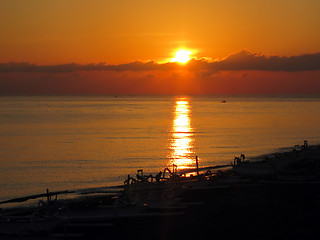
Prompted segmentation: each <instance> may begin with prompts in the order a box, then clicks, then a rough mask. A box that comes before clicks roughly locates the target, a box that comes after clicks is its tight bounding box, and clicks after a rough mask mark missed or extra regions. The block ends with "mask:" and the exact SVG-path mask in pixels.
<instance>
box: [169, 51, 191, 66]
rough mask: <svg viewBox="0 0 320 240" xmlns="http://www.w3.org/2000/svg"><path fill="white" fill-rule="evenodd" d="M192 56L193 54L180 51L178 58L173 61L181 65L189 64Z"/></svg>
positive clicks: (177, 54) (177, 53)
mask: <svg viewBox="0 0 320 240" xmlns="http://www.w3.org/2000/svg"><path fill="white" fill-rule="evenodd" d="M190 54H191V52H190V51H188V50H184V49H182V50H179V51H178V52H176V56H175V57H174V58H172V59H171V61H172V62H179V63H186V62H188V61H189V60H190V59H191V58H190Z"/></svg>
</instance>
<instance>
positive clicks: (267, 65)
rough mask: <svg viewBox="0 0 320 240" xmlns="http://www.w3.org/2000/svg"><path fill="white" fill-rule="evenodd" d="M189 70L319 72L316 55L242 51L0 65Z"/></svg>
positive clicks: (4, 67)
mask: <svg viewBox="0 0 320 240" xmlns="http://www.w3.org/2000/svg"><path fill="white" fill-rule="evenodd" d="M181 68H183V69H187V70H190V71H207V72H209V73H214V72H219V71H242V70H245V71H248V70H256V71H284V72H297V71H316V70H320V53H312V54H302V55H297V56H291V57H285V56H269V57H268V56H265V55H261V54H255V53H250V52H247V51H242V52H239V53H235V54H232V55H230V56H228V57H227V58H225V59H222V60H218V61H213V62H209V61H207V60H205V59H199V60H197V59H192V60H190V61H189V62H188V63H187V64H185V65H181V64H177V63H157V62H154V61H150V62H146V63H144V62H140V61H135V62H130V63H126V64H118V65H108V64H105V63H98V64H93V63H91V64H86V65H81V64H77V63H70V64H59V65H46V66H43V65H36V64H32V63H15V62H10V63H0V73H9V72H16V73H23V72H25V73H70V72H76V71H114V72H124V71H134V72H137V71H157V70H160V71H168V70H177V69H181Z"/></svg>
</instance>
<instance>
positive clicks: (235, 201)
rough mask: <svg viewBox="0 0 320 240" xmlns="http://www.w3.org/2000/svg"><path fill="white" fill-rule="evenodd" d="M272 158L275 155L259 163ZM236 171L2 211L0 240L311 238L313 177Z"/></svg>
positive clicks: (304, 153) (319, 195)
mask: <svg viewBox="0 0 320 240" xmlns="http://www.w3.org/2000/svg"><path fill="white" fill-rule="evenodd" d="M319 150H320V147H319V146H312V147H308V149H303V147H302V146H301V148H300V149H299V150H296V149H293V150H292V151H290V152H284V153H281V154H280V158H281V159H282V158H283V157H284V156H287V157H288V156H290V158H288V159H287V160H286V161H290V164H289V165H290V166H291V165H292V162H298V163H299V164H300V165H301V161H303V162H305V161H307V162H308V161H310V159H311V160H314V161H319ZM270 156H273V157H270ZM274 158H279V154H273V155H272V154H271V155H269V157H268V158H265V159H264V162H266V161H267V162H270V161H271V162H272V161H273V160H274ZM294 159H295V160H294ZM297 159H302V160H297ZM279 161H280V160H278V162H279ZM283 161H284V160H283ZM241 164H242V165H243V164H248V165H250V164H251V163H249V162H243V163H241ZM241 164H240V166H241ZM252 164H256V163H252ZM309 164H311V163H310V162H309ZM289 165H288V166H289ZM300 165H299V166H300ZM236 167H237V166H233V168H230V169H228V170H224V171H221V170H220V171H219V170H218V171H215V172H214V173H211V174H210V175H209V174H208V173H206V174H201V173H200V174H199V175H198V176H193V178H192V177H188V178H185V179H184V178H183V177H180V178H174V175H171V176H170V178H168V179H166V180H162V181H159V182H150V181H148V182H144V181H137V182H135V183H133V184H129V185H124V191H122V192H121V193H120V194H103V193H100V194H91V195H87V196H84V197H81V198H78V199H72V200H65V201H59V200H57V201H55V200H51V201H50V202H43V203H42V204H40V205H38V207H37V208H27V209H17V208H15V209H9V210H8V209H2V221H1V225H0V232H1V239H74V238H75V239H89V238H90V239H100V238H102V237H106V236H108V238H131V239H132V238H134V239H138V238H152V239H182V238H190V237H193V238H198V237H201V238H223V239H235V238H239V237H243V238H250V239H279V238H282V239H317V238H318V236H319V233H320V231H319V228H318V227H317V223H318V221H317V219H318V215H319V213H320V190H319V189H320V188H319V185H320V179H319V176H318V179H313V180H309V181H307V180H305V181H300V180H299V181H283V180H278V179H276V178H274V177H273V178H266V177H265V176H262V177H261V178H259V177H257V176H255V177H248V176H241V175H239V174H235V171H233V169H235V168H236ZM291 168H292V166H291ZM39 203H40V202H39Z"/></svg>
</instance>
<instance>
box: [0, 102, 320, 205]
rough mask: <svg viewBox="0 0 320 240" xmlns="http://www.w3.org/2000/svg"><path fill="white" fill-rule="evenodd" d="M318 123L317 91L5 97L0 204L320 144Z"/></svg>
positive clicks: (0, 110) (0, 123)
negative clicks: (314, 94) (138, 173)
mask: <svg viewBox="0 0 320 240" xmlns="http://www.w3.org/2000/svg"><path fill="white" fill-rule="evenodd" d="M319 123H320V98H319V97H239V96H229V97H226V96H224V97H222V96H202V97H199V96H136V97H131V96H130V97H129V96H118V97H115V96H103V97H96V96H95V97H91V96H89V97H87V96H85V97H82V96H81V97H79V96H31V97H4V96H2V97H0V200H6V199H9V198H13V197H19V196H25V195H29V194H36V193H43V192H45V190H46V189H47V188H49V189H50V191H59V190H73V189H79V188H88V187H101V186H112V185H117V184H122V183H123V181H124V180H125V178H126V177H127V175H128V174H131V175H134V174H136V170H137V169H144V172H145V173H148V174H150V173H152V174H154V173H157V172H159V171H160V170H163V169H164V168H165V167H167V166H172V164H175V165H177V166H178V168H185V167H190V166H194V159H195V156H196V155H197V156H198V157H199V165H200V166H211V165H216V164H225V163H230V162H231V161H232V160H233V158H234V157H235V156H238V155H240V154H245V155H246V156H247V158H250V157H253V156H256V155H260V154H265V153H269V152H271V151H280V150H281V149H285V148H286V147H291V146H294V145H295V144H303V141H304V140H308V142H309V143H310V144H319V143H320V124H319ZM279 149H280V150H279Z"/></svg>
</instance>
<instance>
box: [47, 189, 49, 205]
mask: <svg viewBox="0 0 320 240" xmlns="http://www.w3.org/2000/svg"><path fill="white" fill-rule="evenodd" d="M47 202H48V203H49V202H50V193H49V188H47Z"/></svg>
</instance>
